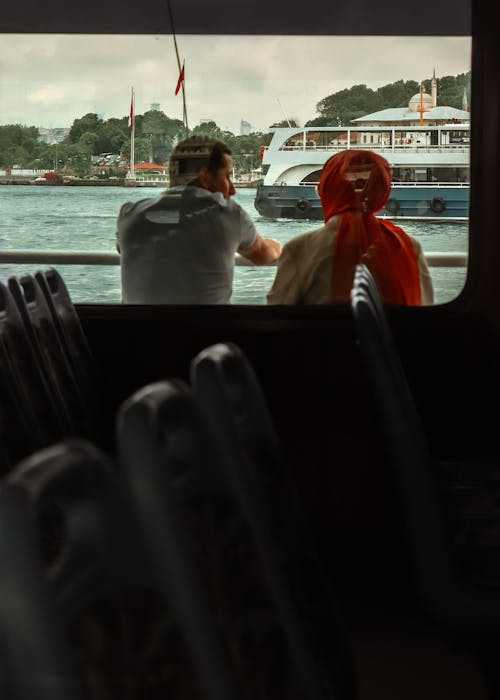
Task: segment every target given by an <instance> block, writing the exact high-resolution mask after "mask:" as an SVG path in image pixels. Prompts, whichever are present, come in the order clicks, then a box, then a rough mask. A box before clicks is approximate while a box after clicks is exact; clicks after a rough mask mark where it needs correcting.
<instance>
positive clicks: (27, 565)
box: [0, 484, 84, 700]
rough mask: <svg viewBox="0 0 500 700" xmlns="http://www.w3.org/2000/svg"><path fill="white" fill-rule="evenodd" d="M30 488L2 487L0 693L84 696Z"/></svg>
mask: <svg viewBox="0 0 500 700" xmlns="http://www.w3.org/2000/svg"><path fill="white" fill-rule="evenodd" d="M32 515H33V513H32V511H31V509H30V503H29V499H28V497H27V494H26V492H25V491H24V490H23V489H22V488H20V487H19V486H17V485H12V484H8V485H4V486H2V488H1V489H0V659H1V664H0V695H1V697H3V698H9V700H34V699H35V698H36V700H83V697H84V695H83V687H82V685H81V682H80V678H79V676H78V674H77V671H76V666H75V664H74V663H73V659H72V658H71V655H70V653H68V649H67V645H66V642H65V639H64V634H63V629H62V626H61V625H60V624H59V620H58V617H57V612H56V606H55V604H54V600H53V598H52V596H51V591H50V590H49V586H48V585H47V580H46V575H45V569H44V565H43V562H42V557H41V556H40V551H39V548H38V546H37V544H38V543H37V539H36V527H35V523H34V522H33V519H32Z"/></svg>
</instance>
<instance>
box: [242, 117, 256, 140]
mask: <svg viewBox="0 0 500 700" xmlns="http://www.w3.org/2000/svg"><path fill="white" fill-rule="evenodd" d="M252 131H253V127H252V125H251V124H250V123H249V122H247V121H245V120H244V119H242V120H241V122H240V136H247V135H248V134H251V133H252Z"/></svg>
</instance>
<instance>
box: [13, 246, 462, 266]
mask: <svg viewBox="0 0 500 700" xmlns="http://www.w3.org/2000/svg"><path fill="white" fill-rule="evenodd" d="M425 257H426V260H427V264H428V265H429V267H467V260H468V256H467V253H446V252H444V253H436V252H433V253H425ZM0 263H4V264H8V265H32V264H33V265H85V266H93V265H105V266H106V265H119V264H120V255H119V254H118V253H115V252H105V251H103V252H95V251H84V250H2V251H0ZM272 264H275V263H271V265H272ZM235 265H237V266H243V267H253V266H254V263H252V262H251V261H250V260H248V259H247V258H244V257H243V256H242V255H239V254H236V256H235Z"/></svg>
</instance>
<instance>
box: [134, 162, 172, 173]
mask: <svg viewBox="0 0 500 700" xmlns="http://www.w3.org/2000/svg"><path fill="white" fill-rule="evenodd" d="M135 169H136V170H162V171H163V172H165V170H167V166H166V165H158V163H136V165H135Z"/></svg>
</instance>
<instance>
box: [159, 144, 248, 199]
mask: <svg viewBox="0 0 500 700" xmlns="http://www.w3.org/2000/svg"><path fill="white" fill-rule="evenodd" d="M231 168H232V161H231V151H230V150H229V148H228V147H227V146H226V144H224V143H222V141H216V140H215V139H211V138H208V137H206V136H190V137H189V138H187V139H185V140H184V141H180V142H179V143H178V144H177V146H176V147H175V149H174V150H173V152H172V155H171V156H170V163H169V175H170V186H171V187H175V186H177V185H196V186H198V187H203V189H205V190H210V192H220V193H221V194H222V195H223V196H224V197H225V199H229V197H230V196H231V195H233V194H234V193H235V189H234V185H233V183H232V180H231Z"/></svg>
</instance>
